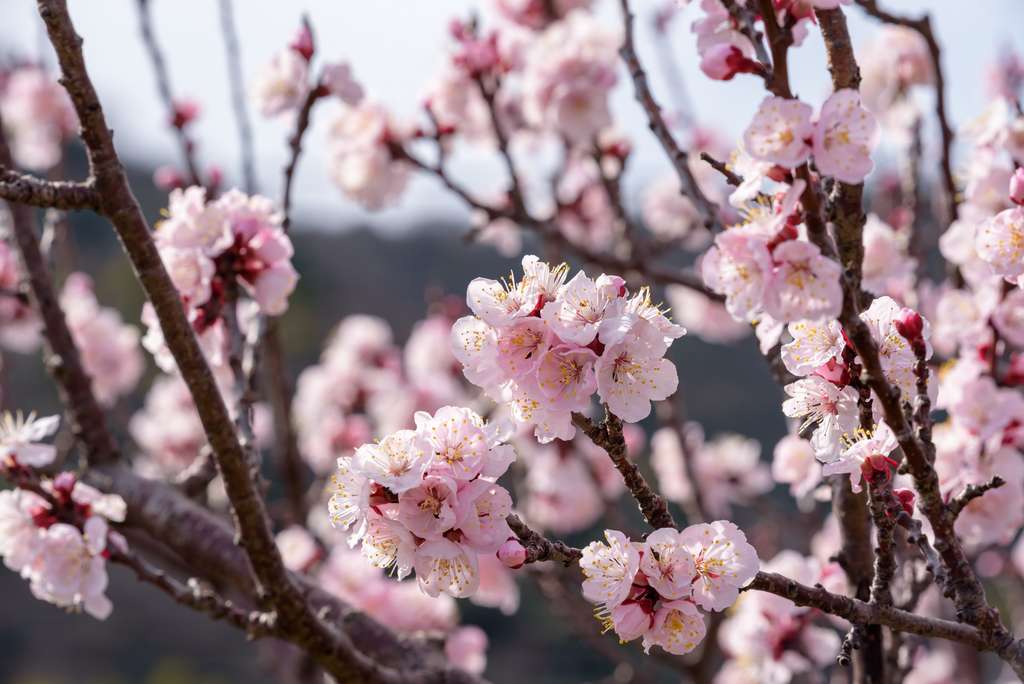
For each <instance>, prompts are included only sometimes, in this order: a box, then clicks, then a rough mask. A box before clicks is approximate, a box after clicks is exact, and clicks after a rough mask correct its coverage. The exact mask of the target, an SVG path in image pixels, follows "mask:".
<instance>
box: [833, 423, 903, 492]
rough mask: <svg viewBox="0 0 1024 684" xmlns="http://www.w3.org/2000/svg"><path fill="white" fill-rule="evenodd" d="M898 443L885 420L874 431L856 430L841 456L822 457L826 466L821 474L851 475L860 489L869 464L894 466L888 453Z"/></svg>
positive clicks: (852, 486) (855, 485)
mask: <svg viewBox="0 0 1024 684" xmlns="http://www.w3.org/2000/svg"><path fill="white" fill-rule="evenodd" d="M898 446H899V443H898V442H897V441H896V435H894V434H893V432H892V429H890V428H889V426H888V425H887V424H886V423H885V422H884V421H883V422H880V423H879V424H878V425H877V426H875V428H874V429H873V430H872V431H871V432H867V431H864V430H858V431H856V432H854V433H853V435H852V437H851V438H849V440H848V441H847V445H846V447H845V448H844V449H843V450H842V452H841V453H840V454H839V455H838V456H836V457H833V458H830V459H828V460H826V459H822V460H823V461H825V467H824V468H822V469H821V474H822V475H849V476H850V488H851V489H853V491H855V492H859V491H860V489H861V487H860V480H861V470H862V467H863V466H865V464H867V465H869V466H871V467H872V468H875V469H876V470H878V469H882V470H887V469H888V468H889V466H890V465H892V464H891V463H890V462H889V460H888V456H889V454H891V453H892V452H893V451H894V450H895V449H896V447H898Z"/></svg>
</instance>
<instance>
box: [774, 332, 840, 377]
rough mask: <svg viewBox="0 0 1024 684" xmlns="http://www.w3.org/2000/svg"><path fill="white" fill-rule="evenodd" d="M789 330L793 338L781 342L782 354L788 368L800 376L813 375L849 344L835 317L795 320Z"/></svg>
mask: <svg viewBox="0 0 1024 684" xmlns="http://www.w3.org/2000/svg"><path fill="white" fill-rule="evenodd" d="M787 330H788V331H789V335H790V337H792V338H793V339H792V340H791V341H790V342H787V343H786V344H784V345H782V349H781V351H780V356H781V357H782V362H783V364H785V366H786V370H788V371H789V372H790V373H792V374H793V375H796V376H798V377H799V376H804V375H810V374H811V373H813V372H814V371H815V370H817V369H818V368H820V367H821V366H824V365H825V364H827V363H828V362H829V361H832V360H834V359H835V358H836V357H838V356H840V355H841V354H842V352H843V348H844V347H845V346H846V341H845V340H844V339H843V335H842V330H841V328H840V327H839V322H838V321H836V320H830V321H796V322H795V323H790V324H789V326H788V327H787Z"/></svg>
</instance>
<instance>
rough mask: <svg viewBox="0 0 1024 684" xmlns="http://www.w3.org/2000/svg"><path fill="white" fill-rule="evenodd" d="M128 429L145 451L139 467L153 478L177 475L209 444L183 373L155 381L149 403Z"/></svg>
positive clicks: (135, 416)
mask: <svg viewBox="0 0 1024 684" xmlns="http://www.w3.org/2000/svg"><path fill="white" fill-rule="evenodd" d="M128 430H129V432H130V433H131V436H132V439H133V440H135V443H136V444H138V446H139V447H140V448H141V449H142V452H143V458H141V459H138V460H136V462H135V466H136V468H137V469H138V470H140V471H141V472H142V473H144V474H146V475H147V476H150V477H171V476H174V475H177V474H178V473H180V472H181V471H183V470H184V469H185V468H187V467H188V466H189V465H191V464H192V463H193V462H194V461H195V459H196V458H197V457H198V456H199V452H200V450H201V449H202V448H203V446H204V445H206V443H207V439H206V433H205V432H204V431H203V424H202V422H201V421H200V420H199V414H198V413H197V412H196V407H195V404H194V403H193V402H192V395H191V393H190V392H189V390H188V386H187V385H186V384H185V381H184V380H182V379H181V376H179V375H173V376H165V377H159V378H157V379H156V380H154V381H153V385H152V387H150V389H149V393H148V394H147V395H146V403H145V405H144V406H143V408H142V409H140V410H139V411H138V412H136V413H135V415H134V416H132V418H131V421H130V422H129V423H128Z"/></svg>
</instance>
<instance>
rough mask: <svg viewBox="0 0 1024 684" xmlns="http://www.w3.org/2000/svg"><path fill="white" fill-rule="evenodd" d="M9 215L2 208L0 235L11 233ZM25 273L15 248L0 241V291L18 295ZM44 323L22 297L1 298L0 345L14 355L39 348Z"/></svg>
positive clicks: (0, 212) (0, 211) (0, 209)
mask: <svg viewBox="0 0 1024 684" xmlns="http://www.w3.org/2000/svg"><path fill="white" fill-rule="evenodd" d="M8 219H9V215H8V214H7V213H6V209H5V208H0V232H5V233H6V232H8V231H10V230H11V228H10V226H9V225H8V224H9V220H8ZM20 282H22V269H21V264H20V262H19V261H18V256H17V254H16V252H15V251H14V249H13V248H12V246H11V245H9V244H8V243H7V242H6V241H4V240H0V288H3V289H4V290H6V291H8V292H14V291H17V289H18V287H19V283H20ZM41 330H42V322H41V321H40V320H39V316H38V315H37V314H36V311H35V309H34V308H33V307H32V305H31V304H30V303H29V302H27V301H24V300H22V299H21V298H20V297H7V296H4V297H0V345H3V346H4V347H5V348H7V349H10V350H11V351H15V352H20V353H27V352H31V351H33V350H35V348H36V347H38V346H39V340H40V334H39V333H40V331H41Z"/></svg>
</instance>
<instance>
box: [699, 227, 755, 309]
mask: <svg viewBox="0 0 1024 684" xmlns="http://www.w3.org/2000/svg"><path fill="white" fill-rule="evenodd" d="M771 259H772V257H771V254H770V253H769V252H768V247H767V240H766V239H765V238H764V236H763V235H760V234H758V233H757V232H756V231H755V230H753V229H752V228H750V227H743V228H730V229H729V230H727V231H725V232H724V233H719V234H718V235H717V236H716V237H715V244H714V246H713V247H712V248H711V249H709V250H708V252H707V254H705V255H704V258H703V260H702V261H701V273H702V275H703V277H704V282H705V283H707V285H708V287H710V288H711V289H712V290H714V291H715V292H717V293H719V294H724V295H725V308H726V309H727V310H728V311H729V313H730V314H732V316H733V318H735V319H736V320H740V321H742V320H747V321H754V320H756V319H757V317H758V315H759V314H760V313H761V307H762V298H763V296H764V286H765V280H766V278H767V277H768V275H769V274H770V273H771V269H772V262H771Z"/></svg>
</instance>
